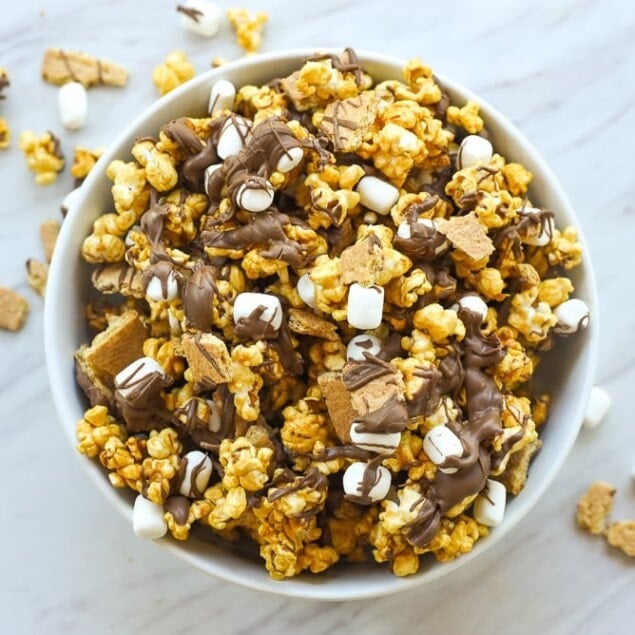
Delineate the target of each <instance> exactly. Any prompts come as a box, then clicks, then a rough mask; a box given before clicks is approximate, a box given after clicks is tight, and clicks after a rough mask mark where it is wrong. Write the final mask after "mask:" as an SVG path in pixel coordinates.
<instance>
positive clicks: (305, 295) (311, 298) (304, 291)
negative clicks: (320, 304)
mask: <svg viewBox="0 0 635 635" xmlns="http://www.w3.org/2000/svg"><path fill="white" fill-rule="evenodd" d="M295 288H296V290H297V292H298V295H299V296H300V298H301V300H302V302H304V304H306V305H307V306H309V307H311V308H312V309H317V302H316V300H315V285H314V284H313V280H311V276H310V275H309V274H308V273H305V274H304V275H302V276H300V278H299V279H298V283H297V284H296V287H295Z"/></svg>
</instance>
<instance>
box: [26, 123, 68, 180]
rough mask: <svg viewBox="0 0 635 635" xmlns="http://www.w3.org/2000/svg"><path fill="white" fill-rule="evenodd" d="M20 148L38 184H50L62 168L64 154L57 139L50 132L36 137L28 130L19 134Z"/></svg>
mask: <svg viewBox="0 0 635 635" xmlns="http://www.w3.org/2000/svg"><path fill="white" fill-rule="evenodd" d="M20 150H22V151H23V152H24V155H25V159H26V164H27V166H28V168H29V169H30V170H31V171H32V172H35V182H36V183H37V184H38V185H50V184H51V183H54V182H55V181H56V180H57V176H58V174H59V173H60V172H61V171H62V170H63V169H64V154H63V153H62V150H61V148H60V141H59V139H58V138H57V137H56V136H55V135H54V134H53V133H52V132H45V133H44V134H42V135H40V137H37V136H36V135H35V134H34V133H33V132H31V131H30V130H25V131H24V132H22V133H21V134H20Z"/></svg>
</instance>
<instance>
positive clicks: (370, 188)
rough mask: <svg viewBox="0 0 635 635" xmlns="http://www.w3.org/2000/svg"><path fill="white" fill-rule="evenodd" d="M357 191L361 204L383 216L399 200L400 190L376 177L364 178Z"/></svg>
mask: <svg viewBox="0 0 635 635" xmlns="http://www.w3.org/2000/svg"><path fill="white" fill-rule="evenodd" d="M355 189H356V190H357V193H358V194H359V197H360V202H361V204H362V205H363V206H364V207H368V209H372V210H373V212H377V213H378V214H381V215H382V216H386V214H388V212H390V208H391V207H392V206H393V205H394V204H395V203H396V202H397V201H398V200H399V190H398V189H397V188H396V187H395V186H394V185H392V184H390V183H388V182H386V181H383V180H382V179H378V178H377V177H376V176H363V177H362V178H361V179H360V180H359V183H358V184H357V187H356V188H355Z"/></svg>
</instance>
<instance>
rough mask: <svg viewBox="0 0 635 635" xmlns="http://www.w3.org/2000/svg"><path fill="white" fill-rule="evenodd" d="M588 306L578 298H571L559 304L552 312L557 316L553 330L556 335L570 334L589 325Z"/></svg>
mask: <svg viewBox="0 0 635 635" xmlns="http://www.w3.org/2000/svg"><path fill="white" fill-rule="evenodd" d="M589 312H590V311H589V307H588V305H587V303H586V302H584V301H583V300H579V299H578V298H571V299H570V300H566V301H565V302H563V303H562V304H559V305H558V306H557V307H556V308H555V309H554V310H553V313H554V315H555V316H556V318H558V323H557V324H556V325H555V327H554V329H553V330H554V332H555V333H558V335H572V334H573V333H577V332H578V331H581V330H583V329H585V328H586V327H587V326H588V325H589Z"/></svg>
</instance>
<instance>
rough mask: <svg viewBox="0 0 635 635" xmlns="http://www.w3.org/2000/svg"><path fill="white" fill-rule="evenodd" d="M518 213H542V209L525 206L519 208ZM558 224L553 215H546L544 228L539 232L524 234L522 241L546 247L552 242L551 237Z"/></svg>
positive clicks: (543, 220) (543, 222)
mask: <svg viewBox="0 0 635 635" xmlns="http://www.w3.org/2000/svg"><path fill="white" fill-rule="evenodd" d="M518 213H519V214H521V215H527V214H537V213H540V210H539V209H537V208H535V207H524V208H522V209H519V210H518ZM555 228H556V226H555V223H554V220H553V218H552V217H551V216H545V217H544V218H543V219H542V228H541V230H540V233H539V234H536V235H530V236H524V237H523V239H522V241H523V242H524V243H525V244H526V245H532V246H534V247H544V246H545V245H548V244H549V243H550V242H551V238H552V236H553V232H554V230H555Z"/></svg>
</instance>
